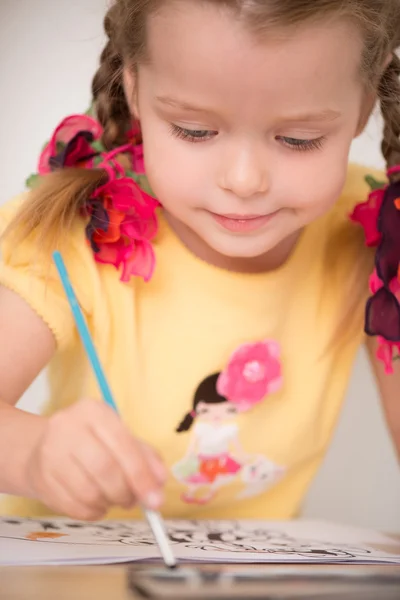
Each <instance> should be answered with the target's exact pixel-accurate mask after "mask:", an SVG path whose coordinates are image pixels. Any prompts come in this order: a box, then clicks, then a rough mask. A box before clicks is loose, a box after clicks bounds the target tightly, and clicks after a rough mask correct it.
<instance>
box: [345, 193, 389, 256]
mask: <svg viewBox="0 0 400 600" xmlns="http://www.w3.org/2000/svg"><path fill="white" fill-rule="evenodd" d="M385 191H386V187H384V188H381V189H377V190H373V191H372V192H371V193H370V195H369V196H368V200H367V202H363V203H362V204H357V206H356V207H355V208H354V210H353V212H352V214H351V215H350V219H351V220H352V221H354V222H355V223H359V224H360V225H361V226H362V227H363V228H364V233H365V243H366V245H367V246H377V245H378V244H379V243H380V241H381V238H382V236H381V233H380V232H379V231H378V217H379V213H380V210H381V207H382V202H383V200H384V197H385Z"/></svg>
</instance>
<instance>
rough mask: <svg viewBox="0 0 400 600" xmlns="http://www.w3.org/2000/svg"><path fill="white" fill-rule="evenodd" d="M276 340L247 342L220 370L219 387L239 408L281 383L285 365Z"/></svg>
mask: <svg viewBox="0 0 400 600" xmlns="http://www.w3.org/2000/svg"><path fill="white" fill-rule="evenodd" d="M279 355H280V347H279V344H278V343H277V342H274V341H272V340H266V341H264V342H257V343H255V344H244V345H243V346H241V347H240V348H239V349H238V350H236V351H235V352H234V353H233V354H232V356H231V359H230V361H229V363H228V365H227V367H226V369H225V370H224V371H222V373H221V374H220V376H219V378H218V383H217V390H218V393H219V394H220V395H221V396H224V397H225V398H227V399H228V400H229V401H230V402H233V403H234V404H236V405H237V408H238V410H239V411H245V410H248V409H250V408H252V407H253V406H254V405H255V404H257V403H259V402H261V400H263V399H264V398H265V396H267V395H268V394H271V393H273V392H277V391H278V390H279V389H280V388H281V386H282V382H283V379H282V368H281V362H280V360H279Z"/></svg>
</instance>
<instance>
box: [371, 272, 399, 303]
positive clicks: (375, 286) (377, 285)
mask: <svg viewBox="0 0 400 600" xmlns="http://www.w3.org/2000/svg"><path fill="white" fill-rule="evenodd" d="M369 288H370V290H371V292H372V293H373V294H376V292H378V291H379V290H380V289H381V288H383V281H382V280H381V279H380V278H379V276H378V273H377V272H376V269H374V272H373V273H372V275H371V277H370V278H369ZM389 288H390V291H391V292H392V294H394V295H395V296H396V297H397V298H398V300H399V301H400V281H399V279H398V278H397V277H395V278H394V279H392V281H391V282H390V286H389Z"/></svg>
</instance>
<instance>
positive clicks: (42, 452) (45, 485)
mask: <svg viewBox="0 0 400 600" xmlns="http://www.w3.org/2000/svg"><path fill="white" fill-rule="evenodd" d="M26 477H27V480H28V486H29V492H30V495H31V496H34V497H35V498H37V499H39V500H40V501H42V502H43V503H44V504H46V505H47V506H48V507H49V508H51V509H52V510H54V511H55V512H56V513H61V514H65V515H67V516H69V517H71V518H73V519H78V520H97V519H100V518H102V517H103V516H104V515H105V514H106V512H107V511H108V509H109V508H110V507H111V506H121V507H123V508H131V507H132V506H133V505H134V504H135V503H137V502H140V503H142V504H143V505H144V506H145V507H147V508H152V509H157V508H159V507H160V505H161V504H162V501H163V497H162V487H163V484H164V483H165V480H166V478H167V473H166V469H165V467H164V466H163V464H162V461H161V460H160V458H159V457H158V455H157V454H156V452H155V451H154V450H153V449H152V448H150V447H149V446H147V445H146V444H144V443H143V442H141V441H140V440H138V439H137V438H135V437H133V436H132V435H131V434H130V432H129V430H128V429H127V428H126V426H125V425H124V424H123V422H122V420H121V419H120V417H119V416H118V415H117V414H116V413H115V412H114V411H113V410H112V409H111V408H110V407H108V406H107V405H106V404H105V403H103V402H97V401H95V400H83V401H80V402H78V403H77V404H75V405H73V406H71V407H70V408H67V409H65V410H62V411H60V412H58V413H56V414H55V415H54V416H52V417H50V418H48V419H47V423H46V426H45V427H44V431H43V433H42V435H41V436H40V438H39V441H38V442H37V444H36V446H35V447H34V450H33V452H32V454H31V456H30V458H29V462H28V465H27V475H26Z"/></svg>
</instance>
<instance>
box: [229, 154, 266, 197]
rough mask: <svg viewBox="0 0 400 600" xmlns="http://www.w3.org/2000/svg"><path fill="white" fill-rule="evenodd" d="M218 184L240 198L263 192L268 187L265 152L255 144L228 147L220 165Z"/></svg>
mask: <svg viewBox="0 0 400 600" xmlns="http://www.w3.org/2000/svg"><path fill="white" fill-rule="evenodd" d="M219 184H220V187H221V188H222V189H224V190H227V191H230V192H232V193H233V194H235V196H237V197H238V198H242V199H249V198H251V197H253V196H256V195H258V194H263V193H264V194H265V193H266V192H267V191H268V188H269V176H268V166H267V160H266V156H265V152H263V151H262V149H260V148H258V147H257V146H256V145H255V144H248V145H244V144H241V145H237V146H236V147H235V148H230V150H229V152H228V153H227V154H226V155H225V157H224V160H223V164H222V166H221V172H220V181H219Z"/></svg>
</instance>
